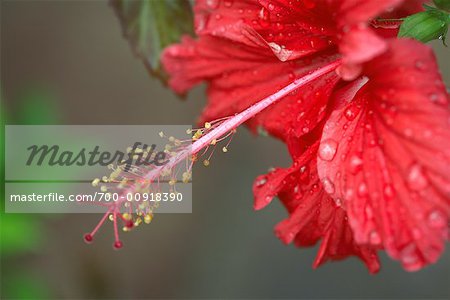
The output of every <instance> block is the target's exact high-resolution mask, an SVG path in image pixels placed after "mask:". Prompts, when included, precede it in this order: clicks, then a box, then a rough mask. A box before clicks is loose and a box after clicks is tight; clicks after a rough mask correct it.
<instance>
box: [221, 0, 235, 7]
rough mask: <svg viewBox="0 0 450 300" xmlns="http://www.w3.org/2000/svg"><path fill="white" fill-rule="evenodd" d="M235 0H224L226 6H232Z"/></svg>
mask: <svg viewBox="0 0 450 300" xmlns="http://www.w3.org/2000/svg"><path fill="white" fill-rule="evenodd" d="M233 2H234V1H233V0H224V1H223V5H224V6H225V7H228V8H230V7H231V6H233Z"/></svg>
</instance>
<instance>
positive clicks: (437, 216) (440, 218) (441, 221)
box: [427, 210, 447, 228]
mask: <svg viewBox="0 0 450 300" xmlns="http://www.w3.org/2000/svg"><path fill="white" fill-rule="evenodd" d="M427 220H428V224H429V225H430V226H431V227H434V228H444V227H445V226H446V225H447V221H446V220H445V215H444V214H443V213H442V212H441V211H439V210H434V211H432V212H431V213H430V214H429V215H428V219H427Z"/></svg>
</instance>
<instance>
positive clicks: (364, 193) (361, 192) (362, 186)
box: [358, 182, 369, 197]
mask: <svg viewBox="0 0 450 300" xmlns="http://www.w3.org/2000/svg"><path fill="white" fill-rule="evenodd" d="M368 193H369V191H368V189H367V185H366V184H365V183H364V182H363V183H361V184H360V185H359V186H358V195H359V196H361V197H364V196H367V194H368Z"/></svg>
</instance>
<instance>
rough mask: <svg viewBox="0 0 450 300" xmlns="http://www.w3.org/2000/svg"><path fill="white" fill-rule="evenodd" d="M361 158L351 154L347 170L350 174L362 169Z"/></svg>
mask: <svg viewBox="0 0 450 300" xmlns="http://www.w3.org/2000/svg"><path fill="white" fill-rule="evenodd" d="M362 165H363V160H362V158H361V157H359V156H358V155H356V154H355V155H352V156H351V157H350V161H349V171H350V173H352V174H356V173H358V172H359V171H360V170H361V169H362Z"/></svg>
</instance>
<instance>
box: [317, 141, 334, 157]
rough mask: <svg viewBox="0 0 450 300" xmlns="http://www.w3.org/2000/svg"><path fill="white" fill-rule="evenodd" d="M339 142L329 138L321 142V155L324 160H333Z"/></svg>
mask: <svg viewBox="0 0 450 300" xmlns="http://www.w3.org/2000/svg"><path fill="white" fill-rule="evenodd" d="M337 148H338V143H337V142H336V141H335V140H333V139H327V140H325V141H323V142H321V143H320V146H319V157H320V158H321V159H322V160H326V161H331V160H333V158H334V157H335V156H336V152H337Z"/></svg>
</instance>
